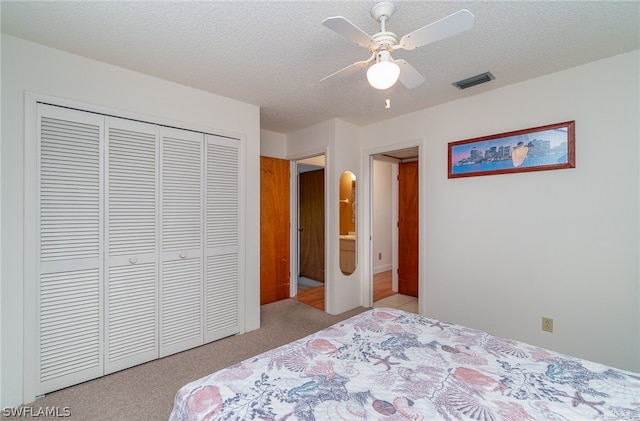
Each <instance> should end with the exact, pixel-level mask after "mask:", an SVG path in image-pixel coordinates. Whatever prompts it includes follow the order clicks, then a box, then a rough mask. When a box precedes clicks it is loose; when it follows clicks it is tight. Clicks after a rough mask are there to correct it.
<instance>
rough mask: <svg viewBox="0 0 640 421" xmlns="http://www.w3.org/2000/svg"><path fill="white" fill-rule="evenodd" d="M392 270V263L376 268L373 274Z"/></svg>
mask: <svg viewBox="0 0 640 421" xmlns="http://www.w3.org/2000/svg"><path fill="white" fill-rule="evenodd" d="M391 269H393V266H392V265H391V263H387V264H385V265H380V266H374V267H373V274H374V275H375V274H376V273H380V272H386V271H388V270H391Z"/></svg>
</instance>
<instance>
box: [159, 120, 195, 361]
mask: <svg viewBox="0 0 640 421" xmlns="http://www.w3.org/2000/svg"><path fill="white" fill-rule="evenodd" d="M160 135H161V151H160V154H161V155H160V162H161V203H162V205H161V209H162V213H161V230H162V253H161V254H162V258H161V271H160V272H161V278H160V297H161V299H160V356H161V357H164V356H166V355H169V354H173V353H176V352H180V351H183V350H185V349H188V348H193V347H194V346H198V345H201V344H202V343H203V323H202V313H203V312H202V292H203V291H202V290H203V288H202V285H203V283H202V279H203V276H202V258H203V254H204V253H203V234H202V232H203V226H204V224H203V215H202V209H203V189H204V181H203V175H204V170H203V167H204V166H203V159H202V158H203V147H204V135H203V134H202V133H195V132H190V131H185V130H177V129H171V128H166V127H163V128H161V131H160Z"/></svg>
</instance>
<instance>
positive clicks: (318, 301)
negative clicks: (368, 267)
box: [292, 270, 417, 312]
mask: <svg viewBox="0 0 640 421" xmlns="http://www.w3.org/2000/svg"><path fill="white" fill-rule="evenodd" d="M391 281H392V279H391V271H390V270H389V271H386V272H380V273H377V274H375V275H373V302H374V307H378V305H376V303H377V302H381V303H382V304H389V305H390V306H394V305H391V304H394V303H396V302H401V301H402V305H406V304H407V303H410V302H412V301H415V308H416V310H415V311H414V312H417V300H416V298H415V297H408V298H406V299H405V298H404V297H406V296H400V298H402V299H398V297H396V298H390V297H393V296H396V295H399V294H397V293H395V292H394V291H393V290H392V289H391ZM292 298H293V299H294V300H296V301H299V302H301V303H303V304H307V305H309V306H311V307H315V308H317V309H320V310H322V311H324V285H323V286H319V287H315V288H310V289H305V290H302V291H301V290H299V291H298V295H296V296H295V297H292ZM385 299H387V300H385ZM409 311H410V310H409Z"/></svg>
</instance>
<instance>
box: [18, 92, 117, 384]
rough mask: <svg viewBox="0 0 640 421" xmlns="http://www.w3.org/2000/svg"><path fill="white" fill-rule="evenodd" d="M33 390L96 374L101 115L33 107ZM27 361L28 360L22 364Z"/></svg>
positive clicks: (99, 341)
mask: <svg viewBox="0 0 640 421" xmlns="http://www.w3.org/2000/svg"><path fill="white" fill-rule="evenodd" d="M37 121H38V129H37V133H38V154H39V155H38V156H39V162H38V172H39V173H38V196H39V197H38V201H37V203H38V211H37V212H38V225H39V226H38V232H39V241H38V253H37V254H38V262H37V280H36V284H37V287H36V291H37V305H36V313H37V314H36V320H37V332H34V334H36V335H37V342H36V343H37V347H38V350H37V355H38V361H37V364H38V365H39V367H38V369H37V372H38V375H39V382H38V384H39V393H40V394H43V393H46V392H49V391H52V390H57V389H61V388H63V387H66V386H70V385H72V384H76V383H80V382H83V381H86V380H89V379H92V378H95V377H99V376H101V375H102V373H103V361H102V358H103V357H102V348H103V343H102V276H103V274H102V271H103V270H102V268H103V238H102V208H103V206H102V188H103V187H102V182H101V178H100V174H101V166H102V156H101V149H102V148H101V147H102V142H103V141H104V139H103V134H104V131H103V123H104V118H103V117H102V116H99V115H96V114H91V113H85V112H81V111H75V110H70V109H65V108H59V107H53V106H49V105H44V104H38V119H37ZM29 363H30V362H27V364H29Z"/></svg>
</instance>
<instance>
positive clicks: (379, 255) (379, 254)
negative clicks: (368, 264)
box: [378, 252, 382, 260]
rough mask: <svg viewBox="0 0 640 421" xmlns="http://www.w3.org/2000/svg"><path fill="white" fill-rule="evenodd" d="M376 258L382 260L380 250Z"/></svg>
mask: <svg viewBox="0 0 640 421" xmlns="http://www.w3.org/2000/svg"><path fill="white" fill-rule="evenodd" d="M378 260H382V252H380V253H378Z"/></svg>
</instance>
